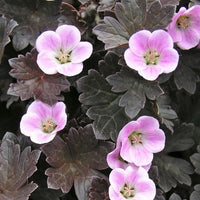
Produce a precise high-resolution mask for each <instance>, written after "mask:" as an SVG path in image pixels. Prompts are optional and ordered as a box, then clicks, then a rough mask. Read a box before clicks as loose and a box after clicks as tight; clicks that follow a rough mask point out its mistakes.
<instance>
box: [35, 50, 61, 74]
mask: <svg viewBox="0 0 200 200" xmlns="http://www.w3.org/2000/svg"><path fill="white" fill-rule="evenodd" d="M37 64H38V66H39V67H40V69H41V70H42V71H43V72H44V73H45V74H56V73H57V69H56V68H57V65H58V61H57V59H56V54H55V53H53V52H48V51H42V52H41V53H39V54H38V57H37Z"/></svg>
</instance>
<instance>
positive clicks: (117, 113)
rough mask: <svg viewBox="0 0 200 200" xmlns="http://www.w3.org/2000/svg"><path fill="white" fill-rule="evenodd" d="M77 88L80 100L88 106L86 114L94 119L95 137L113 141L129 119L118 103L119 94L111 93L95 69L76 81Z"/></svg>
mask: <svg viewBox="0 0 200 200" xmlns="http://www.w3.org/2000/svg"><path fill="white" fill-rule="evenodd" d="M77 89H78V91H79V92H80V93H81V95H80V96H79V100H80V102H81V103H83V104H84V105H87V106H90V108H89V109H88V111H87V115H88V116H89V117H90V118H91V119H93V120H94V124H93V125H94V134H95V136H96V138H97V139H109V138H111V139H112V140H114V141H115V140H116V139H117V136H118V133H119V131H120V130H121V128H122V127H123V126H124V125H125V124H126V123H127V122H128V120H129V118H128V117H127V116H126V114H125V112H124V109H123V108H122V107H119V105H118V104H119V99H120V97H121V96H118V95H117V94H115V93H113V92H112V91H111V86H110V85H109V84H108V82H107V81H106V80H105V78H103V77H102V76H101V75H100V74H99V73H98V72H97V71H95V70H89V72H88V76H84V77H82V78H80V79H79V80H78V81H77Z"/></svg>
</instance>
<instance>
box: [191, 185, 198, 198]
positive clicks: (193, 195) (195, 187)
mask: <svg viewBox="0 0 200 200" xmlns="http://www.w3.org/2000/svg"><path fill="white" fill-rule="evenodd" d="M194 189H195V191H193V192H192V194H191V195H190V200H199V198H200V184H198V185H195V186H194Z"/></svg>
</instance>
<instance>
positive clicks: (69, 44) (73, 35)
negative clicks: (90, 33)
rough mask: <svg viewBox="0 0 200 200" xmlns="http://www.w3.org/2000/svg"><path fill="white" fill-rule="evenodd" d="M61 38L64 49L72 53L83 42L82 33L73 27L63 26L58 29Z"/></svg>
mask: <svg viewBox="0 0 200 200" xmlns="http://www.w3.org/2000/svg"><path fill="white" fill-rule="evenodd" d="M56 33H57V34H58V35H59V36H60V38H61V43H62V48H63V50H66V51H67V52H70V51H71V50H72V49H73V48H74V47H76V45H78V43H79V42H80V40H81V33H80V31H79V30H78V29H77V28H76V27H75V26H73V25H62V26H59V27H58V28H57V29H56Z"/></svg>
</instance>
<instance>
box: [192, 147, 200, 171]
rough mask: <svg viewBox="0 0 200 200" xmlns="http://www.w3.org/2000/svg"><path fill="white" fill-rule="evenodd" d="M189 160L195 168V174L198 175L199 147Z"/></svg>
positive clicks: (199, 168)
mask: <svg viewBox="0 0 200 200" xmlns="http://www.w3.org/2000/svg"><path fill="white" fill-rule="evenodd" d="M190 160H191V162H192V164H193V165H194V167H195V172H196V173H197V174H200V145H199V146H197V153H194V154H193V155H192V156H191V157H190Z"/></svg>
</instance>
